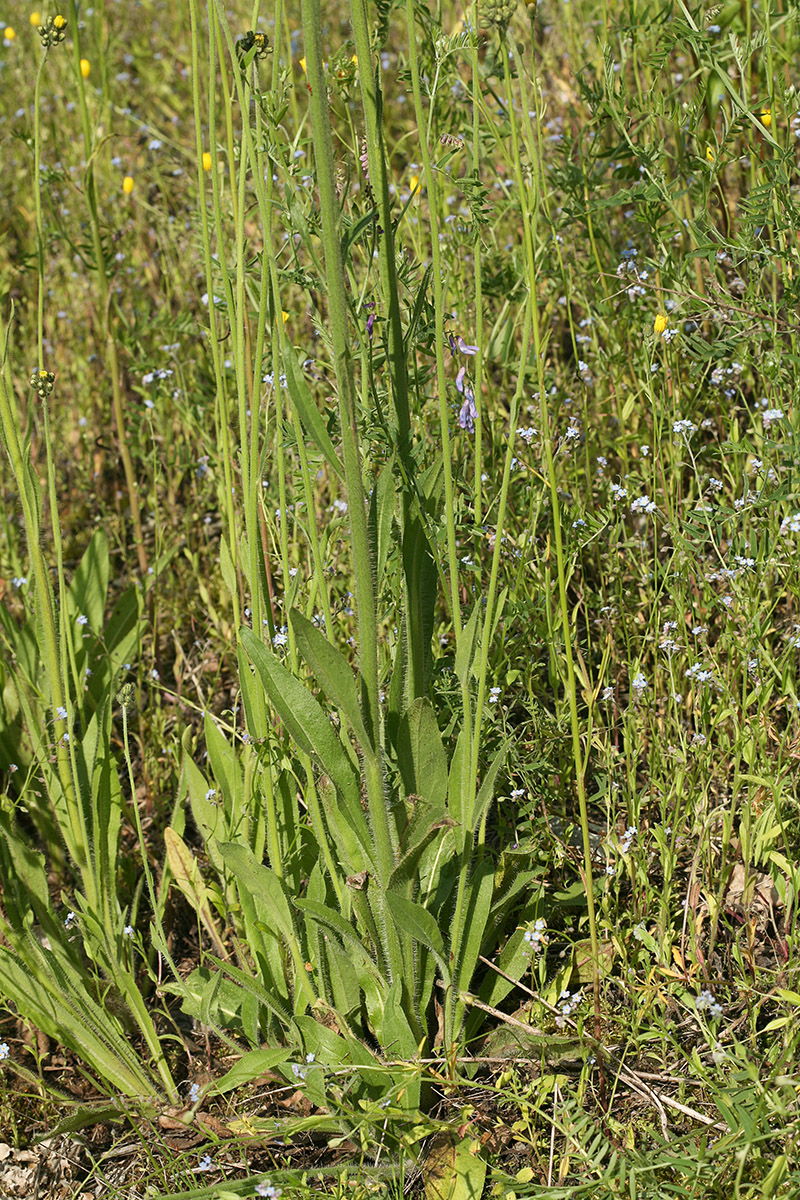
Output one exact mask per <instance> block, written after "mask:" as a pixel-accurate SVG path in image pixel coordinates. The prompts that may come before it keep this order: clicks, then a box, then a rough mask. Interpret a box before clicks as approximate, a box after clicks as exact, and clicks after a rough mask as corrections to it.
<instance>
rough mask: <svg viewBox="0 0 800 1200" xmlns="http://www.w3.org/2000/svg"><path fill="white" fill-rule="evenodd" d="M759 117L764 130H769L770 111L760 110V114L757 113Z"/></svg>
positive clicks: (770, 122) (769, 109)
mask: <svg viewBox="0 0 800 1200" xmlns="http://www.w3.org/2000/svg"><path fill="white" fill-rule="evenodd" d="M759 117H760V119H761V124H762V125H763V126H764V128H765V129H769V127H770V125H771V124H772V109H771V108H762V110H761V112H760V113H759Z"/></svg>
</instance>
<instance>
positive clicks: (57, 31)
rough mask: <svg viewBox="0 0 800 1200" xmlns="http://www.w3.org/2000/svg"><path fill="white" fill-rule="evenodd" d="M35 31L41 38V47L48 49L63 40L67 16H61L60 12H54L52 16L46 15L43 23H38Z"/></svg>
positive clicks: (65, 34)
mask: <svg viewBox="0 0 800 1200" xmlns="http://www.w3.org/2000/svg"><path fill="white" fill-rule="evenodd" d="M36 32H37V33H38V34H39V38H40V39H41V43H42V48H43V49H44V50H49V49H50V47H51V46H57V45H58V43H59V42H63V40H64V38H65V37H66V36H67V18H66V17H62V16H61V13H56V15H55V16H54V17H48V18H47V20H46V21H45V23H44V25H39V26H38V27H37V29H36Z"/></svg>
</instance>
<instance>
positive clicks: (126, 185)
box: [122, 175, 133, 196]
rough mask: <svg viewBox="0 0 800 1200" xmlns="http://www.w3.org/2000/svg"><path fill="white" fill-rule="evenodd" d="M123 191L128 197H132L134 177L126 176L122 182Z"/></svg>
mask: <svg viewBox="0 0 800 1200" xmlns="http://www.w3.org/2000/svg"><path fill="white" fill-rule="evenodd" d="M122 190H123V192H124V193H125V195H126V196H130V194H131V192H132V191H133V176H132V175H126V176H125V178H124V179H123V181H122Z"/></svg>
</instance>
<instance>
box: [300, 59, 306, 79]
mask: <svg viewBox="0 0 800 1200" xmlns="http://www.w3.org/2000/svg"><path fill="white" fill-rule="evenodd" d="M300 66H301V67H302V68H303V74H304V75H305V74H306V60H305V59H304V58H301V59H300Z"/></svg>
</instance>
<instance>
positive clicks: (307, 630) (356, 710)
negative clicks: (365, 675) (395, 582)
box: [289, 609, 371, 751]
mask: <svg viewBox="0 0 800 1200" xmlns="http://www.w3.org/2000/svg"><path fill="white" fill-rule="evenodd" d="M289 620H290V621H291V623H292V628H293V629H294V633H295V637H296V638H297V645H298V647H299V650H300V653H301V654H302V656H303V658H304V659H305V660H306V662H307V663H308V665H309V667H310V668H311V670H312V671H313V672H314V676H315V677H316V680H317V683H318V684H319V685H320V687H321V688H322V690H323V691H324V693H325V695H326V696H327V697H328V699H329V700H330V701H331V702H332V703H333V704H335V705H336V706H337V707H338V708H340V709H341V710H342V712H343V713H344V715H345V716H346V717H347V720H348V721H349V722H350V724H351V726H352V728H353V732H354V733H355V735H356V737H357V738H358V741H359V743H360V744H361V746H362V748H363V749H364V750H365V751H366V750H369V749H371V746H370V743H369V740H368V738H367V731H366V729H365V728H364V721H363V719H362V716H361V705H360V704H359V700H358V690H357V688H356V678H355V675H354V674H353V669H352V667H351V666H350V664H349V663H348V661H347V659H346V658H345V657H344V655H343V654H342V653H341V651H339V650H337V649H336V647H335V646H332V645H331V643H330V642H329V641H328V639H327V638H326V637H325V636H324V634H322V633H320V631H319V630H318V629H317V628H316V627H315V626H314V625H312V624H311V622H310V621H308V620H306V618H305V617H304V616H303V615H302V613H300V612H298V611H297V609H293V610H292V612H291V613H290V614H289Z"/></svg>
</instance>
